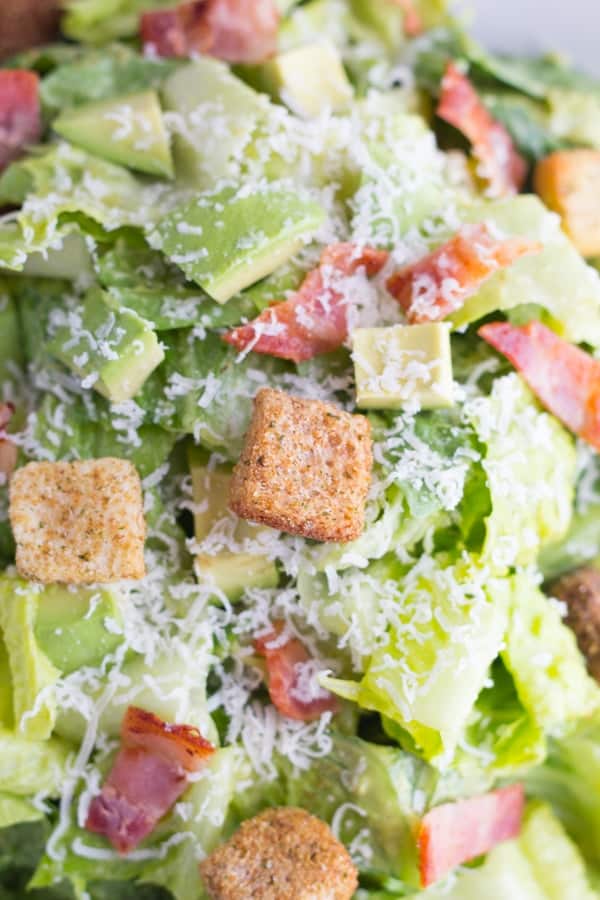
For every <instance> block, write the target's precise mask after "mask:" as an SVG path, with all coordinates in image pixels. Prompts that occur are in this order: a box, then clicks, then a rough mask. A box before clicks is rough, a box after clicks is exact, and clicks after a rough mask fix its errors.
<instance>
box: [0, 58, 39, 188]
mask: <svg viewBox="0 0 600 900" xmlns="http://www.w3.org/2000/svg"><path fill="white" fill-rule="evenodd" d="M41 135H42V115H41V110H40V98H39V78H38V76H37V75H36V73H35V72H29V71H27V70H26V69H2V70H0V172H1V171H2V170H3V169H4V168H6V166H7V165H8V164H9V163H11V162H13V160H15V159H18V157H19V156H21V154H22V153H23V151H24V150H25V148H26V147H27V146H28V145H29V144H35V142H36V141H38V140H39V139H40V137H41Z"/></svg>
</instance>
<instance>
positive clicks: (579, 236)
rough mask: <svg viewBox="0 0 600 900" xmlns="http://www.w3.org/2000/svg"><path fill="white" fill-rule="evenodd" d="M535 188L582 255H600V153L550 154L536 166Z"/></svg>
mask: <svg viewBox="0 0 600 900" xmlns="http://www.w3.org/2000/svg"><path fill="white" fill-rule="evenodd" d="M534 185H535V189H536V191H537V193H538V194H539V195H540V197H541V198H542V200H543V201H544V203H545V204H546V206H549V207H550V209H552V210H554V211H555V212H557V213H558V214H559V215H560V216H561V218H562V222H563V228H564V230H565V231H566V233H567V234H568V235H569V237H570V238H571V240H572V241H573V243H574V244H575V246H576V247H577V249H578V250H579V252H580V253H581V254H582V255H583V256H596V255H598V254H600V151H598V150H561V151H558V152H556V153H551V154H550V156H547V157H546V158H545V159H542V160H541V161H540V162H539V163H538V164H537V166H536V169H535V174H534Z"/></svg>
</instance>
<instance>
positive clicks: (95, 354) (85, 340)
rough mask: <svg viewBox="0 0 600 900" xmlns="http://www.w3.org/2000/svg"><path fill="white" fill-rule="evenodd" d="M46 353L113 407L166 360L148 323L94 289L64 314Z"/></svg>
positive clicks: (129, 398) (108, 296)
mask: <svg viewBox="0 0 600 900" xmlns="http://www.w3.org/2000/svg"><path fill="white" fill-rule="evenodd" d="M48 350H49V352H50V353H51V354H52V355H53V356H56V357H57V359H60V360H61V362H64V363H65V365H67V366H69V368H70V369H72V370H73V371H74V372H76V373H77V374H78V375H79V376H81V378H82V379H83V384H84V386H87V387H94V388H95V389H96V390H97V391H98V392H99V393H100V394H103V395H104V396H105V397H108V399H109V400H110V401H112V402H113V403H123V402H125V401H126V400H131V398H132V397H134V396H135V395H136V394H137V392H138V390H139V389H140V388H141V386H142V385H143V383H144V382H145V381H146V379H147V378H148V376H149V375H150V373H151V372H153V371H154V369H155V368H156V367H157V366H158V365H159V364H160V363H161V362H162V360H163V357H164V353H163V351H162V349H161V346H160V344H159V342H158V338H157V337H156V335H155V333H154V332H153V331H152V329H151V328H150V325H149V323H148V322H146V321H145V319H141V318H140V317H139V316H138V315H137V314H136V313H134V312H133V311H132V310H130V309H125V308H121V307H120V306H119V304H118V303H117V302H116V301H115V299H114V298H113V297H111V296H110V295H109V294H107V293H105V292H103V291H101V290H99V289H97V288H93V289H92V290H91V291H89V292H88V294H87V295H86V298H85V300H84V302H83V305H82V306H79V307H77V308H75V309H72V310H71V311H70V312H69V313H68V314H67V317H66V322H65V324H64V325H61V326H60V327H59V328H58V330H57V332H56V333H55V335H54V337H53V339H52V340H51V341H50V342H49V344H48Z"/></svg>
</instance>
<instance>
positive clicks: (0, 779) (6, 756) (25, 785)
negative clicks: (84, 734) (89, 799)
mask: <svg viewBox="0 0 600 900" xmlns="http://www.w3.org/2000/svg"><path fill="white" fill-rule="evenodd" d="M72 749H73V748H72V747H71V746H70V745H69V744H68V743H66V742H65V741H62V740H60V739H59V738H56V737H52V738H50V739H49V740H42V741H38V740H29V739H26V738H23V737H21V736H20V735H18V734H16V733H15V732H14V731H13V730H9V729H7V728H2V727H0V750H1V753H0V794H5V793H6V794H10V795H13V796H15V797H29V796H33V795H34V794H37V793H43V794H45V795H46V796H53V795H55V794H56V793H58V792H59V791H60V787H61V784H62V782H63V779H64V777H65V770H66V766H67V760H68V757H69V754H70V753H72Z"/></svg>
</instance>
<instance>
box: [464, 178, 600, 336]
mask: <svg viewBox="0 0 600 900" xmlns="http://www.w3.org/2000/svg"><path fill="white" fill-rule="evenodd" d="M464 220H465V221H467V222H481V221H486V222H491V223H493V224H494V225H496V226H497V227H498V228H499V229H500V230H501V231H502V232H504V233H505V234H507V235H511V236H522V237H527V238H531V239H533V240H538V241H540V242H541V243H542V244H543V250H542V251H541V252H540V253H534V254H532V255H530V256H526V257H523V258H521V259H520V260H518V261H517V262H516V263H514V264H513V265H512V266H509V267H508V268H506V269H502V270H500V271H498V272H495V273H494V274H493V275H492V276H491V278H489V279H488V280H487V281H486V282H485V283H484V284H483V285H482V286H481V287H480V288H479V290H478V291H476V292H475V294H473V295H472V296H471V297H469V298H468V300H467V301H466V303H465V304H464V306H463V307H462V308H461V309H460V310H458V311H457V312H456V313H454V314H453V315H452V317H451V318H452V321H453V323H454V325H455V326H456V327H457V328H458V327H461V326H462V325H467V324H469V323H470V322H475V321H477V320H479V319H482V318H483V317H484V316H487V315H488V314H489V313H493V312H497V311H506V310H510V309H513V308H514V307H515V306H520V305H521V304H523V303H533V304H536V305H537V306H540V307H542V308H544V309H545V310H547V312H548V314H549V315H550V316H551V319H552V324H553V327H554V328H555V329H556V330H557V331H558V332H559V333H560V334H561V335H562V336H563V337H564V338H566V339H567V340H569V341H572V342H574V343H587V344H591V345H592V346H593V347H600V278H598V273H597V272H596V271H595V270H594V269H592V268H591V267H590V266H588V265H587V264H586V263H585V261H584V260H583V259H582V258H581V256H580V254H579V253H578V252H577V250H576V249H575V247H574V246H573V245H572V244H571V242H570V241H569V239H568V237H567V236H566V235H565V233H564V232H563V231H562V229H561V227H560V221H559V219H558V217H557V216H555V215H554V214H553V213H551V212H549V211H548V210H547V209H546V208H545V206H544V205H543V203H542V202H541V200H539V199H538V198H537V197H534V196H526V195H523V196H520V197H514V198H511V199H508V200H499V201H494V202H487V201H484V202H477V203H475V204H473V205H472V206H471V207H470V208H467V209H466V210H465V212H464Z"/></svg>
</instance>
